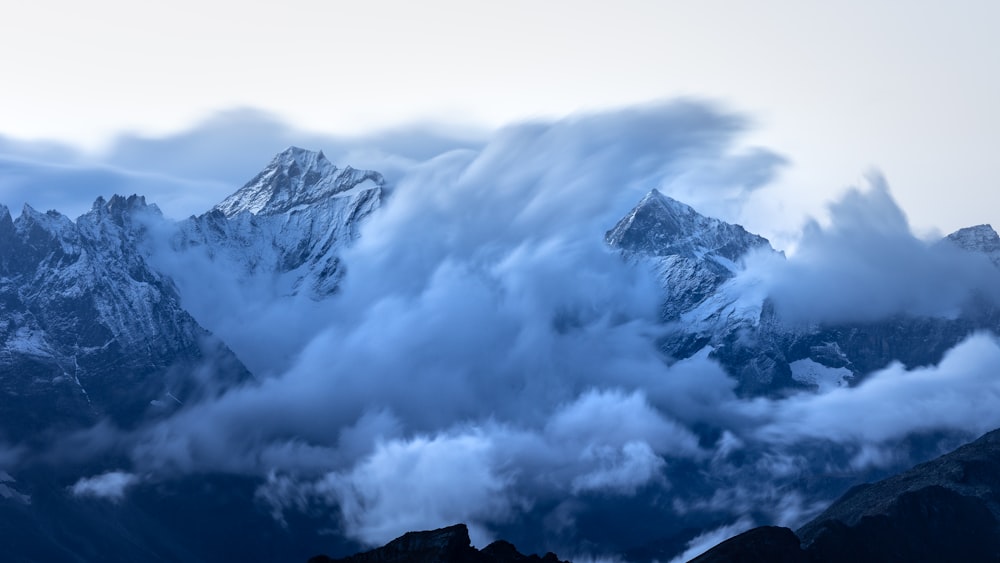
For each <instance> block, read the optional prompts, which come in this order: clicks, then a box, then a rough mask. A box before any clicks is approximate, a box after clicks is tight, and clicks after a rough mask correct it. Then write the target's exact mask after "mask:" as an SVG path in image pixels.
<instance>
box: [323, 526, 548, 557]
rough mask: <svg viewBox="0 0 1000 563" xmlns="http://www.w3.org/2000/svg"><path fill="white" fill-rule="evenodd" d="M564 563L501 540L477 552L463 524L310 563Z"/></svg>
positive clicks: (410, 533) (405, 535)
mask: <svg viewBox="0 0 1000 563" xmlns="http://www.w3.org/2000/svg"><path fill="white" fill-rule="evenodd" d="M515 561H522V562H526V563H531V562H537V563H564V562H561V561H559V558H558V557H557V556H556V555H555V554H554V553H546V554H545V556H543V557H539V556H537V555H523V554H521V553H520V552H518V551H517V549H516V548H515V547H514V546H513V545H512V544H510V543H509V542H505V541H503V540H500V541H495V542H493V543H491V544H490V545H488V546H486V547H484V548H483V549H482V550H478V549H476V548H474V547H472V542H471V541H470V539H469V529H468V528H467V527H466V526H465V524H456V525H454V526H449V527H447V528H440V529H438V530H431V531H427V532H409V533H407V534H404V535H403V536H400V537H398V538H396V539H394V540H392V541H391V542H389V543H388V544H386V545H384V546H382V547H379V548H376V549H373V550H371V551H366V552H363V553H358V554H356V555H351V556H350V557H344V558H342V559H331V558H329V557H327V556H325V555H318V556H316V557H313V558H311V559H310V560H309V563H513V562H515Z"/></svg>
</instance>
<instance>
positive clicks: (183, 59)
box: [0, 0, 1000, 231]
mask: <svg viewBox="0 0 1000 563" xmlns="http://www.w3.org/2000/svg"><path fill="white" fill-rule="evenodd" d="M998 28H1000V3H997V2H995V1H992V0H982V1H979V0H957V1H951V2H925V1H875V2H873V1H854V0H847V1H841V2H819V1H801V0H765V1H760V2H753V3H749V2H731V1H715V0H708V1H701V2H675V1H662V2H653V1H637V0H619V1H616V2H613V3H611V2H590V1H562V0H552V1H547V2H527V1H520V0H512V1H506V2H502V3H500V2H495V3H490V4H486V3H481V2H476V3H470V2H460V1H455V0H429V1H424V2H408V1H389V0H375V1H365V2H320V1H308V0H289V1H287V2H283V3H281V4H280V5H279V4H273V3H246V2H239V3H237V2H224V1H217V0H199V1H193V0H176V1H173V2H169V3H168V2H161V1H150V2H141V3H136V2H126V1H123V0H95V1H93V2H86V3H79V2H69V1H61V0H56V1H40V2H32V3H18V4H17V5H14V6H8V7H5V9H4V13H3V17H2V18H0V52H3V53H4V56H2V57H0V76H2V77H3V79H2V88H0V135H3V136H6V137H8V138H15V139H52V140H60V141H69V142H72V143H75V144H80V145H83V146H86V147H88V148H90V149H94V148H95V147H100V146H102V144H104V145H105V146H106V144H107V143H108V141H109V140H110V139H111V138H113V137H114V136H115V135H118V134H120V133H122V132H125V131H129V132H138V133H141V134H143V135H147V136H150V135H163V134H167V133H177V132H179V131H182V130H184V129H186V128H189V127H192V126H193V125H194V124H196V123H197V122H199V121H200V120H202V119H206V118H208V117H210V116H212V115H214V114H216V113H217V112H220V111H224V110H230V109H233V108H239V107H252V108H257V109H261V110H265V111H268V112H272V113H273V114H275V115H277V116H279V117H280V118H281V119H284V120H286V121H288V122H289V123H290V124H291V125H292V126H295V127H299V128H304V129H307V130H311V131H314V132H317V133H324V134H338V135H346V134H358V133H364V132H366V131H369V130H372V129H381V128H386V127H390V126H395V125H399V124H405V123H414V122H446V123H450V124H452V125H456V126H461V127H463V128H467V127H475V126H478V127H495V126H499V125H502V124H505V123H509V122H512V121H517V120H522V119H525V118H531V117H557V116H562V115H566V114H570V113H573V112H578V111H582V110H596V109H605V108H609V107H620V106H625V105H631V104H636V103H643V102H649V101H655V100H662V99H666V98H673V97H677V96H692V97H698V98H708V99H711V100H715V101H717V102H721V103H722V104H724V105H725V106H726V107H727V108H729V109H732V110H734V111H738V112H740V113H743V114H745V115H747V116H748V117H749V118H750V119H752V120H753V121H754V122H755V123H756V129H755V130H754V132H753V133H752V134H751V136H750V137H749V138H747V139H746V142H747V143H748V144H757V145H763V146H766V147H767V148H769V149H771V150H774V151H776V152H778V153H780V154H782V155H784V156H786V157H787V158H788V159H789V161H790V165H789V166H788V167H787V168H786V169H785V170H784V172H783V174H782V175H781V176H780V177H779V178H778V179H777V180H776V182H775V184H774V186H773V187H772V188H771V190H772V191H773V194H774V197H773V199H772V200H770V203H766V202H765V203H759V204H758V205H759V206H760V210H759V212H760V214H761V215H762V216H763V215H766V214H781V213H789V212H793V213H798V212H815V210H817V209H822V205H823V203H824V202H826V201H829V200H831V199H832V198H833V197H834V196H835V195H836V194H837V193H839V192H841V191H843V190H844V189H845V188H846V187H847V186H848V185H850V184H852V183H854V182H855V181H856V180H857V179H858V178H859V177H861V175H862V174H863V173H864V172H866V171H867V170H868V169H869V168H870V167H877V168H879V169H880V170H882V171H883V172H884V173H885V175H886V176H887V178H888V180H889V182H890V184H891V185H892V186H893V193H894V195H895V196H896V198H897V199H898V200H899V202H900V204H901V206H902V207H903V209H904V210H905V211H906V212H907V213H908V214H909V215H910V219H911V221H912V224H913V225H914V226H915V228H917V229H918V230H927V229H931V228H937V229H940V230H943V231H950V230H953V229H955V228H958V227H960V226H964V225H968V224H973V223H982V222H990V221H993V222H1000V217H997V212H996V211H995V210H996V209H998V208H1000V205H998V204H1000V189H998V187H1000V181H998V178H1000V174H998V172H1000V170H998V168H1000V159H996V158H995V156H994V154H993V153H994V151H995V147H997V146H1000V106H998V105H997V104H996V103H995V102H996V100H997V99H1000V79H998V78H997V73H996V69H998V68H1000V42H998V41H997V39H996V38H995V37H996V35H995V30H996V29H998ZM315 148H323V147H315ZM262 164H263V163H262ZM237 187H238V186H237ZM0 195H2V194H0ZM942 198H946V199H947V201H946V202H944V203H942Z"/></svg>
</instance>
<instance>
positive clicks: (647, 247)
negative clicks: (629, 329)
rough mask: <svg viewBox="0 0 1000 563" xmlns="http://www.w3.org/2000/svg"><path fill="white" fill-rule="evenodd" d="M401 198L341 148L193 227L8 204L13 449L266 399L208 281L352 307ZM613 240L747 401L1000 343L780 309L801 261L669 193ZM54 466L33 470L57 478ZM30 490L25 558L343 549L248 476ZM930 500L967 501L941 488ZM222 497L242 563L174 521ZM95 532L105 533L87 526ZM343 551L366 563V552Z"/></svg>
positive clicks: (17, 483) (143, 209)
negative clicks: (270, 510) (216, 401)
mask: <svg viewBox="0 0 1000 563" xmlns="http://www.w3.org/2000/svg"><path fill="white" fill-rule="evenodd" d="M389 198H391V194H390V192H389V190H388V189H387V183H386V180H385V178H383V177H382V175H381V174H379V173H378V172H374V171H365V170H355V169H352V168H350V167H345V168H343V169H340V168H338V167H336V166H335V165H333V164H332V163H331V162H329V160H327V158H326V157H325V156H324V155H323V153H322V152H313V151H307V150H303V149H300V148H296V147H290V148H289V149H287V150H286V151H284V152H282V153H280V154H278V155H276V156H275V157H274V159H273V160H272V161H271V162H270V163H269V164H268V165H267V166H266V167H265V168H264V169H263V170H262V171H261V172H260V173H259V174H257V175H256V176H255V177H254V178H252V179H251V180H250V181H249V182H248V183H247V184H246V185H244V186H243V187H242V188H240V189H239V190H237V191H235V192H234V193H233V194H232V195H231V196H229V197H227V198H225V199H224V200H223V201H221V202H220V203H219V204H218V205H216V206H215V207H213V208H212V209H210V210H208V211H206V212H205V213H203V214H201V215H197V216H192V217H189V218H187V219H184V220H181V221H170V220H167V219H166V218H164V217H163V215H162V214H161V213H160V212H159V210H158V209H157V207H156V206H155V205H152V204H147V203H146V201H145V199H144V198H143V197H141V196H136V195H133V196H129V197H123V196H114V197H111V198H110V199H108V200H105V199H103V198H102V199H98V200H97V201H96V202H95V203H94V205H93V208H92V209H91V211H89V212H87V213H85V214H84V215H82V216H80V217H79V218H77V219H76V220H75V221H73V220H71V219H69V218H67V217H65V216H63V215H61V214H59V213H58V212H56V211H48V212H45V213H41V212H38V211H36V210H34V209H32V208H30V207H25V208H24V209H23V210H22V212H21V214H20V216H19V217H18V218H16V219H14V218H13V217H12V215H11V213H10V212H9V210H8V209H6V208H4V207H0V341H2V342H3V348H2V349H0V404H2V405H3V407H2V409H3V410H2V411H0V431H2V436H0V438H2V441H3V442H5V443H9V444H28V445H31V446H32V447H37V448H38V449H39V451H45V448H46V447H48V446H49V445H51V444H52V443H53V442H54V441H57V440H60V439H63V438H65V437H66V436H67V435H71V434H73V433H74V432H82V431H85V430H86V429H88V428H91V427H93V426H94V425H97V424H111V425H113V426H115V427H116V428H119V429H121V430H123V431H126V432H127V431H129V430H134V429H136V428H139V427H140V426H142V425H143V424H146V423H149V422H150V421H155V420H158V419H163V418H166V417H169V416H171V414H172V413H175V412H177V411H179V410H182V409H183V408H184V406H185V405H188V404H193V403H197V402H199V401H203V400H205V399H206V398H210V397H216V396H219V395H220V394H222V393H225V392H226V391H227V390H230V389H234V388H236V387H238V386H241V385H255V384H258V383H259V382H260V381H262V380H263V379H264V378H266V377H267V376H268V375H270V374H267V373H258V372H259V371H260V370H259V369H255V367H256V366H253V365H250V362H249V361H248V360H247V359H243V358H241V357H240V354H239V350H238V349H237V345H236V343H233V342H227V341H226V337H225V329H224V328H223V326H222V325H221V324H214V323H216V322H219V321H218V319H217V318H216V317H214V316H212V315H210V314H208V313H206V311H205V310H203V309H202V308H199V306H198V305H197V303H198V301H199V295H201V294H202V293H204V291H203V290H204V288H202V287H199V285H198V284H199V279H201V278H199V277H198V275H199V272H200V271H201V270H202V269H203V268H216V269H219V270H221V271H226V272H230V273H233V272H234V273H236V275H235V278H236V279H237V280H238V282H239V284H240V287H241V288H243V290H245V291H247V292H248V294H249V293H250V292H260V291H265V292H266V295H267V298H268V299H285V298H305V299H309V300H311V301H314V302H324V301H326V300H330V299H335V298H336V296H337V294H338V291H339V287H340V284H341V283H342V281H343V279H344V277H345V276H348V275H350V274H349V268H350V264H347V263H345V262H344V260H343V253H344V251H345V249H347V248H348V247H349V246H350V245H351V244H352V243H353V242H354V241H356V240H357V239H358V238H359V237H360V236H362V227H363V225H364V224H365V222H366V221H367V220H368V219H369V218H370V217H371V216H372V215H373V214H375V213H376V212H377V211H378V210H379V208H380V207H382V206H383V205H386V204H387V202H388V201H389ZM599 235H600V233H595V236H599ZM604 240H605V242H606V244H607V245H608V247H609V248H610V249H612V250H613V251H614V252H618V253H620V254H621V256H622V259H623V260H625V261H626V262H628V263H630V264H632V265H633V266H634V267H635V268H638V269H640V270H646V271H648V272H649V273H650V275H652V276H654V277H655V279H656V280H657V281H658V282H659V284H660V287H661V288H662V295H661V301H660V309H659V316H660V327H661V329H662V330H661V331H660V333H659V334H658V335H657V336H656V340H655V342H651V345H654V346H656V347H657V348H658V349H659V351H660V352H661V353H662V355H663V357H664V360H665V362H666V363H676V362H680V361H683V360H685V359H689V358H692V357H695V356H697V355H700V354H707V357H709V358H711V359H713V360H715V361H716V362H718V364H719V365H720V366H721V367H722V368H723V369H724V370H725V371H726V373H727V374H728V375H729V376H730V377H731V378H732V379H733V380H735V382H736V391H737V393H738V394H739V395H741V396H743V397H780V396H787V395H789V394H791V393H799V392H816V391H819V392H822V391H826V390H829V389H832V388H837V387H847V386H856V385H859V384H860V383H861V382H862V381H863V380H864V378H865V377H866V376H868V375H869V374H871V373H872V372H874V371H876V370H878V369H881V368H884V367H885V366H887V365H889V364H891V363H892V362H902V363H903V364H904V365H906V366H909V367H912V366H925V365H933V364H936V363H937V362H939V361H940V360H941V359H942V357H943V355H944V354H945V352H946V351H947V350H949V349H950V348H952V347H953V346H955V345H956V344H957V343H959V342H960V341H962V340H963V339H964V338H966V337H967V336H968V335H970V334H972V333H974V332H976V331H980V330H991V331H997V330H998V329H1000V310H998V309H997V308H996V307H993V306H990V305H983V306H981V307H971V308H969V309H968V310H964V311H962V313H961V314H959V315H956V316H952V317H932V316H906V315H896V316H894V317H892V318H890V319H883V320H879V321H870V322H851V323H847V322H838V323H814V324H808V325H803V324H802V323H796V322H789V321H788V320H787V319H785V318H783V317H782V315H781V314H780V312H779V311H778V309H777V308H776V307H775V306H774V303H773V302H772V301H771V299H770V297H769V296H768V295H766V294H763V293H761V292H760V291H757V290H756V289H755V286H753V285H752V284H748V283H747V279H748V278H747V260H748V259H750V258H754V257H764V258H766V259H768V260H779V261H780V260H784V256H783V254H781V253H780V252H778V251H776V250H775V249H773V248H772V247H771V245H770V243H769V241H768V240H766V239H765V238H763V237H761V236H758V235H755V234H753V233H750V232H748V231H747V230H746V229H744V228H743V227H741V226H739V225H733V224H729V223H726V222H723V221H721V220H718V219H713V218H710V217H706V216H704V215H701V214H699V213H698V212H697V211H695V210H694V209H693V208H691V207H690V206H687V205H685V204H683V203H681V202H679V201H676V200H674V199H672V198H670V197H668V196H666V195H663V194H662V193H660V192H659V191H657V190H652V191H650V192H649V193H648V194H647V195H646V196H645V197H643V198H642V199H641V201H639V203H638V204H637V205H636V206H635V208H633V209H632V210H631V211H630V212H629V213H627V214H626V215H625V216H624V217H623V218H622V219H621V220H620V221H619V222H618V223H617V224H616V225H614V226H613V227H612V228H611V229H610V230H608V231H607V233H605V235H604ZM939 244H942V245H950V247H953V248H955V249H958V250H959V251H961V252H966V253H971V254H973V255H982V256H984V257H985V258H986V259H988V260H989V261H991V262H992V263H993V264H995V265H997V266H998V267H1000V236H998V235H997V233H996V232H995V231H994V230H993V229H992V228H991V227H990V226H988V225H980V226H976V227H970V228H967V229H962V230H959V231H957V232H955V233H953V234H951V235H948V236H947V237H945V238H944V239H943V240H942V241H941V242H940V243H939ZM165 257H166V258H165ZM262 288H263V289H262ZM227 289H228V288H227ZM237 291H241V290H240V289H239V288H238V289H237ZM234 350H236V351H235V352H234ZM248 366H249V367H248ZM44 459H45V455H41V456H39V457H38V458H37V459H36V460H34V461H33V463H35V464H38V465H39V466H45V467H47V465H46V462H45V461H44ZM91 463H95V464H94V465H92V466H88V469H89V470H91V472H92V473H93V472H99V471H108V470H111V469H114V468H115V465H114V463H113V462H112V461H110V460H105V461H104V462H91ZM969 467H972V469H971V470H970V471H973V473H974V475H973V477H975V478H976V479H979V478H980V477H981V476H982V474H980V473H975V471H978V469H976V468H977V467H979V466H977V465H975V463H972V465H970V466H969ZM984 471H985V470H984ZM28 475H29V476H27V477H25V476H24V475H18V476H17V477H18V479H15V476H12V475H8V474H6V473H2V472H0V476H4V477H5V478H4V479H2V480H0V518H2V519H3V520H4V522H5V523H4V524H3V529H5V530H6V531H7V532H8V533H9V534H10V535H11V537H15V536H17V537H20V538H21V539H20V540H19V542H20V543H18V542H14V543H13V544H12V547H11V553H12V557H13V558H14V560H38V559H40V558H41V559H56V560H73V559H78V560H91V559H95V558H97V557H96V554H97V553H102V552H106V553H110V554H112V555H111V556H110V558H111V559H133V560H134V559H137V558H143V559H149V560H177V559H186V560H219V559H220V558H230V557H236V558H240V557H254V556H255V554H256V555H260V554H261V553H262V551H261V549H264V548H262V547H261V545H262V544H264V543H269V546H270V547H268V548H267V549H266V550H265V551H266V552H267V553H268V554H269V556H274V555H275V553H276V552H279V551H281V550H282V549H286V550H287V553H288V554H289V555H288V557H289V558H290V559H291V560H296V559H295V558H296V557H300V560H304V558H305V555H304V554H307V553H308V554H313V553H316V552H319V551H320V548H319V546H321V545H329V543H324V542H328V541H329V540H325V539H324V538H323V537H321V535H320V534H319V533H318V532H317V533H315V534H306V535H305V536H303V535H296V534H295V533H294V532H292V531H289V529H287V528H284V529H283V528H281V527H280V526H279V525H278V524H277V523H275V522H273V521H272V520H270V519H269V515H268V514H267V511H266V510H265V509H263V508H261V507H260V506H259V505H257V504H255V503H254V494H253V489H254V486H255V485H254V480H253V478H250V477H247V476H241V475H236V476H233V475H207V476H206V475H201V476H193V477H187V478H186V480H181V481H177V482H172V483H171V482H159V483H154V484H153V485H150V486H147V487H146V488H140V491H139V492H138V493H137V497H138V499H139V500H137V501H136V504H135V505H132V506H130V507H129V508H128V509H127V510H125V509H116V508H114V507H113V506H112V507H108V506H102V505H99V504H96V503H91V504H80V503H79V501H78V500H77V499H75V498H72V496H71V495H69V494H68V493H67V492H66V491H67V487H68V486H69V485H70V484H71V483H72V482H73V481H74V480H75V479H76V477H77V476H78V475H76V474H72V475H71V473H70V472H69V470H64V469H63V468H59V469H56V470H41V469H39V470H38V471H35V472H34V473H30V474H28ZM39 475H40V477H39ZM970 478H972V477H970ZM959 481H961V479H959ZM973 485H974V483H973ZM973 485H969V486H973ZM897 489H899V487H896V488H893V489H892V491H894V492H893V494H896V493H895V491H897ZM945 489H947V490H951V489H948V488H947V487H945ZM899 490H902V489H899ZM963 490H964V489H963ZM53 491H56V492H53ZM206 491H209V492H208V493H206ZM219 491H223V493H219ZM925 493H926V494H929V495H935V494H938V493H940V494H939V495H938V496H942V495H943V497H947V498H946V499H945V500H946V501H947V502H951V501H952V500H954V499H953V498H952V496H949V494H950V493H948V492H941V491H938V490H937V489H933V490H931V491H930V492H926V491H925ZM867 494H869V495H870V494H871V491H869V493H867ZM900 494H901V493H900ZM921 494H923V493H921ZM212 495H215V497H214V498H213V500H211V501H208V502H209V504H213V503H214V506H215V507H216V508H217V509H218V510H219V511H221V513H223V514H226V515H233V514H239V515H241V516H240V517H239V518H240V519H242V520H240V521H244V522H246V523H247V524H246V525H247V527H248V528H250V529H252V530H255V531H256V532H257V533H255V534H254V537H248V538H246V539H245V540H244V542H243V544H241V546H240V547H239V548H234V547H233V544H232V542H231V538H232V537H233V534H238V533H239V532H238V530H239V526H238V525H236V524H235V523H234V522H235V521H230V522H229V523H228V525H227V530H228V531H227V532H225V533H221V532H220V534H218V536H217V537H216V538H214V539H213V540H211V541H204V540H200V539H190V538H188V539H183V540H182V539H179V537H180V536H183V535H185V534H191V535H196V534H197V525H196V524H194V521H193V520H191V521H188V522H186V523H182V524H178V523H176V522H174V521H173V520H174V519H176V518H177V517H178V515H183V514H186V513H189V512H190V511H191V510H192V506H196V505H197V503H198V502H199V501H200V500H203V499H204V498H205V497H206V496H212ZM852 495H853V498H854V499H855V501H854V502H856V503H857V502H860V501H859V500H858V499H862V498H867V497H864V496H863V495H862V496H859V495H861V493H860V492H858V491H855V493H852ZM849 496H851V495H849ZM897 496H898V495H897ZM163 498H168V499H172V500H168V501H162V499H163ZM893 498H895V497H893ZM935 498H936V497H935ZM179 499H185V500H183V501H182V500H179ZM907 499H909V497H907ZM922 499H923V497H921V498H919V499H917V500H916V501H914V502H917V501H919V502H924V500H922ZM171 502H174V503H175V504H173V505H171V504H170V503H171ZM843 502H844V501H842V502H841V504H836V505H834V506H832V507H831V508H830V510H829V511H828V512H830V511H833V512H831V513H830V514H832V516H829V518H828V520H835V521H840V522H846V525H847V526H848V528H851V527H852V526H854V527H856V524H857V522H856V521H855V520H850V518H849V517H847V516H843V515H840V514H841V513H839V512H837V510H839V508H838V507H840V506H843ZM865 502H866V503H867V504H865V505H864V506H865V508H863V509H859V510H862V511H868V512H865V514H866V515H868V516H870V515H871V514H876V513H877V512H873V510H875V509H873V508H870V506H875V505H876V504H878V503H879V502H881V501H879V500H877V499H876V500H870V501H865ZM907 502H909V500H907ZM161 503H163V504H162V505H161ZM188 503H190V504H188ZM158 506H165V507H166V508H164V509H162V510H160V508H157V507H158ZM859 506H860V505H859ZM977 506H978V505H977ZM977 506H969V507H966V506H965V505H962V506H960V507H959V508H960V509H961V510H960V512H961V511H964V510H966V509H968V511H971V512H961V514H960V515H961V516H963V517H965V516H969V515H973V516H974V515H975V514H979V513H981V512H983V510H981V507H977ZM991 507H992V505H990V507H988V508H989V509H990V510H992V508H991ZM976 511H978V512H976ZM869 513H871V514H869ZM852 514H853V513H852ZM878 514H881V513H878ZM984 514H985V513H984ZM838 515H839V516H838ZM181 518H183V516H181ZM303 518H305V519H306V521H307V522H308V525H307V527H311V529H315V530H320V529H321V528H322V526H321V525H320V524H318V521H319V519H320V518H321V516H303ZM309 518H315V520H309ZM851 518H853V517H851ZM969 518H972V516H969ZM91 521H94V522H101V523H102V524H101V525H99V526H98V525H94V524H84V522H91ZM865 522H868V521H867V520H866V521H865ZM879 525H881V524H879ZM810 526H811V527H810ZM97 528H101V530H100V531H99V530H97ZM868 529H869V528H863V529H862V530H861V531H857V530H854V528H851V529H850V530H847V531H845V529H843V528H842V527H840V528H838V527H837V525H829V526H826V527H822V526H821V527H816V526H812V525H809V526H806V527H805V528H802V529H800V530H799V532H798V534H799V537H802V538H805V539H806V541H808V542H811V543H810V545H822V544H823V542H827V541H832V540H829V539H824V538H831V537H837V538H841V537H844V538H848V539H843V540H840V539H838V540H837V541H838V542H841V541H842V542H860V541H862V540H860V539H857V538H861V537H863V535H864V534H866V533H870V532H869V531H867V530H868ZM81 530H88V532H87V533H84V532H82V531H81ZM852 530H853V531H852ZM759 533H760V532H758V534H759ZM227 534H229V535H227ZM837 534H841V535H840V536H838V535H837ZM850 534H855V535H853V536H852V535H850ZM857 534H861V535H857ZM88 535H89V537H88ZM306 536H307V537H306ZM785 536H787V534H785ZM460 539H461V538H460ZM787 539H788V538H787V537H785V540H787ZM466 540H467V538H466ZM785 540H780V541H785ZM900 541H902V540H900ZM460 543H461V542H460ZM465 543H466V545H465V547H467V541H466V542H465ZM42 544H44V545H45V546H46V547H44V548H43V547H40V545H42ZM168 546H169V547H168ZM336 547H337V549H339V550H341V551H342V552H345V553H346V552H348V551H349V550H350V549H351V548H356V547H358V546H357V545H354V544H352V543H350V542H342V543H341V544H337V546H336ZM503 547H504V546H500V547H498V548H496V549H494V550H493V551H496V550H499V549H501V548H503ZM463 549H464V547H463ZM489 549H490V548H487V550H489ZM511 549H513V548H512V547H511ZM18 550H21V551H18ZM227 550H228V551H227ZM514 553H516V552H514ZM373 557H374V556H373ZM477 557H478V556H477ZM512 557H513V556H512ZM365 560H383V559H379V558H378V557H374V558H369V559H365ZM483 560H487V559H483ZM511 560H519V559H518V558H516V557H514V558H513V559H511Z"/></svg>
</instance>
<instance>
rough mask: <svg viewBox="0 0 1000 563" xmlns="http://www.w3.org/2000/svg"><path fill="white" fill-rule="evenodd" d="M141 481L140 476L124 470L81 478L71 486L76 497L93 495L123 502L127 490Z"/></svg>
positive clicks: (93, 496) (71, 490)
mask: <svg viewBox="0 0 1000 563" xmlns="http://www.w3.org/2000/svg"><path fill="white" fill-rule="evenodd" d="M138 482H139V478H138V477H137V476H135V475H133V474H131V473H126V472H124V471H109V472H107V473H103V474H101V475H96V476H94V477H88V478H84V479H80V480H79V481H77V482H76V483H74V484H73V485H72V486H71V487H70V492H71V493H72V494H73V496H76V497H91V498H98V499H104V500H108V501H111V502H115V503H117V502H121V501H122V500H123V499H124V498H125V491H126V490H127V489H128V488H129V487H131V486H133V485H135V484H136V483H138Z"/></svg>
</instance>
